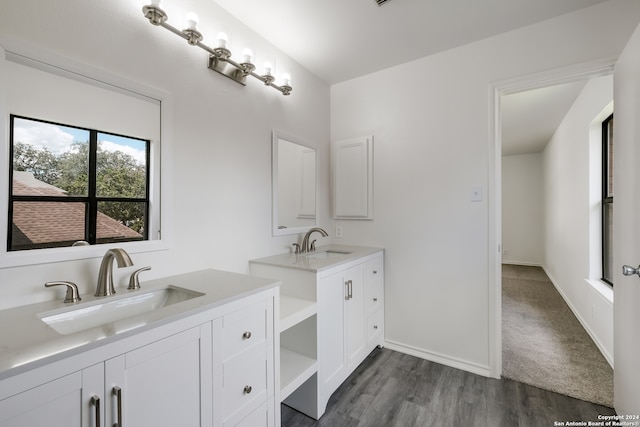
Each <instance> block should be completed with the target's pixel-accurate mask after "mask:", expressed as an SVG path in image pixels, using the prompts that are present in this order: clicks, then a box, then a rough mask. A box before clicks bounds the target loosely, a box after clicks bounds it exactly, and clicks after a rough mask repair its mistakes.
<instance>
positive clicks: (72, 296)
mask: <svg viewBox="0 0 640 427" xmlns="http://www.w3.org/2000/svg"><path fill="white" fill-rule="evenodd" d="M44 286H45V287H46V288H50V287H52V286H66V287H67V294H66V295H65V297H64V302H78V301H80V300H81V299H82V298H80V294H79V293H78V286H77V285H76V284H75V283H73V282H65V281H55V282H47V283H45V284H44Z"/></svg>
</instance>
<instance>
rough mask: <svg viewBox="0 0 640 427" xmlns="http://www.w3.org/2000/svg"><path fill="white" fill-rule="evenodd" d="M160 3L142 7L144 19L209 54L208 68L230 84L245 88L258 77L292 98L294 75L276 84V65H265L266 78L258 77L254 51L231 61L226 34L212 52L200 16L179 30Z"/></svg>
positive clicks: (192, 17)
mask: <svg viewBox="0 0 640 427" xmlns="http://www.w3.org/2000/svg"><path fill="white" fill-rule="evenodd" d="M160 1H161V0H151V4H148V5H146V6H143V7H142V13H143V14H144V16H145V18H147V19H148V20H149V22H150V23H151V24H153V25H156V26H160V27H163V28H165V29H167V30H169V31H171V32H172V33H174V34H176V35H178V36H180V37H182V38H183V39H185V40H186V41H187V43H189V44H190V45H191V46H198V47H199V48H201V49H203V50H205V51H207V52H208V53H209V65H208V66H209V68H211V69H212V70H214V71H217V72H218V73H220V74H222V75H224V76H225V77H228V78H230V79H231V80H233V81H235V82H237V83H240V84H241V85H243V86H244V85H246V79H247V76H252V77H255V78H256V79H258V80H260V81H261V82H262V83H264V85H265V86H271V87H272V88H274V89H276V90H278V91H280V92H282V94H283V95H289V94H290V93H291V91H292V90H293V89H292V87H291V75H290V74H283V76H282V84H281V85H277V84H275V83H274V82H275V80H276V79H275V77H274V76H273V74H272V72H273V65H271V63H265V65H264V71H263V73H264V74H262V75H261V74H258V73H256V72H255V69H256V66H255V65H254V64H253V63H252V62H251V61H252V59H253V52H252V51H251V49H245V50H244V51H243V52H242V62H236V61H234V60H233V59H231V51H230V50H229V49H227V35H226V34H225V33H222V32H220V33H218V34H217V35H216V47H215V48H211V47H209V46H207V45H206V44H204V43H202V40H203V37H202V33H201V32H200V31H198V22H199V21H198V16H197V15H196V14H195V13H189V14H187V19H186V28H185V29H184V30H179V29H177V28H176V27H174V26H172V25H170V24H168V23H167V19H168V16H167V14H166V12H165V11H164V10H162V9H161V8H160Z"/></svg>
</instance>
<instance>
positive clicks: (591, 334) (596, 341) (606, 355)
mask: <svg viewBox="0 0 640 427" xmlns="http://www.w3.org/2000/svg"><path fill="white" fill-rule="evenodd" d="M542 269H543V270H544V272H545V274H546V275H547V277H548V278H549V280H551V284H552V285H553V287H554V288H556V290H557V291H558V293H559V294H560V296H561V297H562V299H563V300H564V302H565V303H567V305H568V306H569V309H570V310H571V312H572V313H573V315H574V316H576V319H578V322H580V325H581V326H582V329H584V330H585V331H586V332H587V334H588V335H589V337H591V341H593V342H594V344H595V345H596V347H598V350H600V353H601V354H602V356H603V357H604V358H605V360H606V361H607V363H609V365H611V368H613V357H611V355H610V354H609V352H607V351H606V348H605V347H604V345H602V343H601V342H600V340H599V339H598V337H597V336H596V334H595V333H594V332H593V331H592V330H591V328H590V327H589V324H588V323H587V322H585V321H584V319H583V318H582V316H581V315H580V313H578V311H577V310H576V308H575V307H574V306H573V304H572V303H571V301H570V300H569V298H567V295H566V294H565V293H564V292H563V291H562V289H561V288H560V287H559V286H558V285H557V284H556V280H555V279H554V278H553V276H552V275H551V274H550V273H549V271H548V270H547V269H546V268H545V267H544V266H542Z"/></svg>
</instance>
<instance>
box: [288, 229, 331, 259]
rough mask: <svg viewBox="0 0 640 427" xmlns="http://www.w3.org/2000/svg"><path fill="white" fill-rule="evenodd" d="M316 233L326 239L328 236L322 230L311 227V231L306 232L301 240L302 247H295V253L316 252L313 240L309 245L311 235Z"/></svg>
mask: <svg viewBox="0 0 640 427" xmlns="http://www.w3.org/2000/svg"><path fill="white" fill-rule="evenodd" d="M316 231H317V232H318V233H320V234H321V235H322V236H324V237H327V236H328V235H329V234H328V233H327V232H326V231H324V230H323V229H322V228H320V227H313V228H312V229H311V230H309V231H307V234H305V235H304V238H303V239H302V245H301V246H298V245H296V253H300V254H303V253H306V252H313V251H315V250H316V241H315V240H313V241H312V242H311V243H309V237H311V234H313V233H314V232H316Z"/></svg>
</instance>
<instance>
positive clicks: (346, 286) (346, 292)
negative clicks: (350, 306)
mask: <svg viewBox="0 0 640 427" xmlns="http://www.w3.org/2000/svg"><path fill="white" fill-rule="evenodd" d="M344 286H345V289H344V300H345V301H349V281H348V280H347V281H346V282H344Z"/></svg>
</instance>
